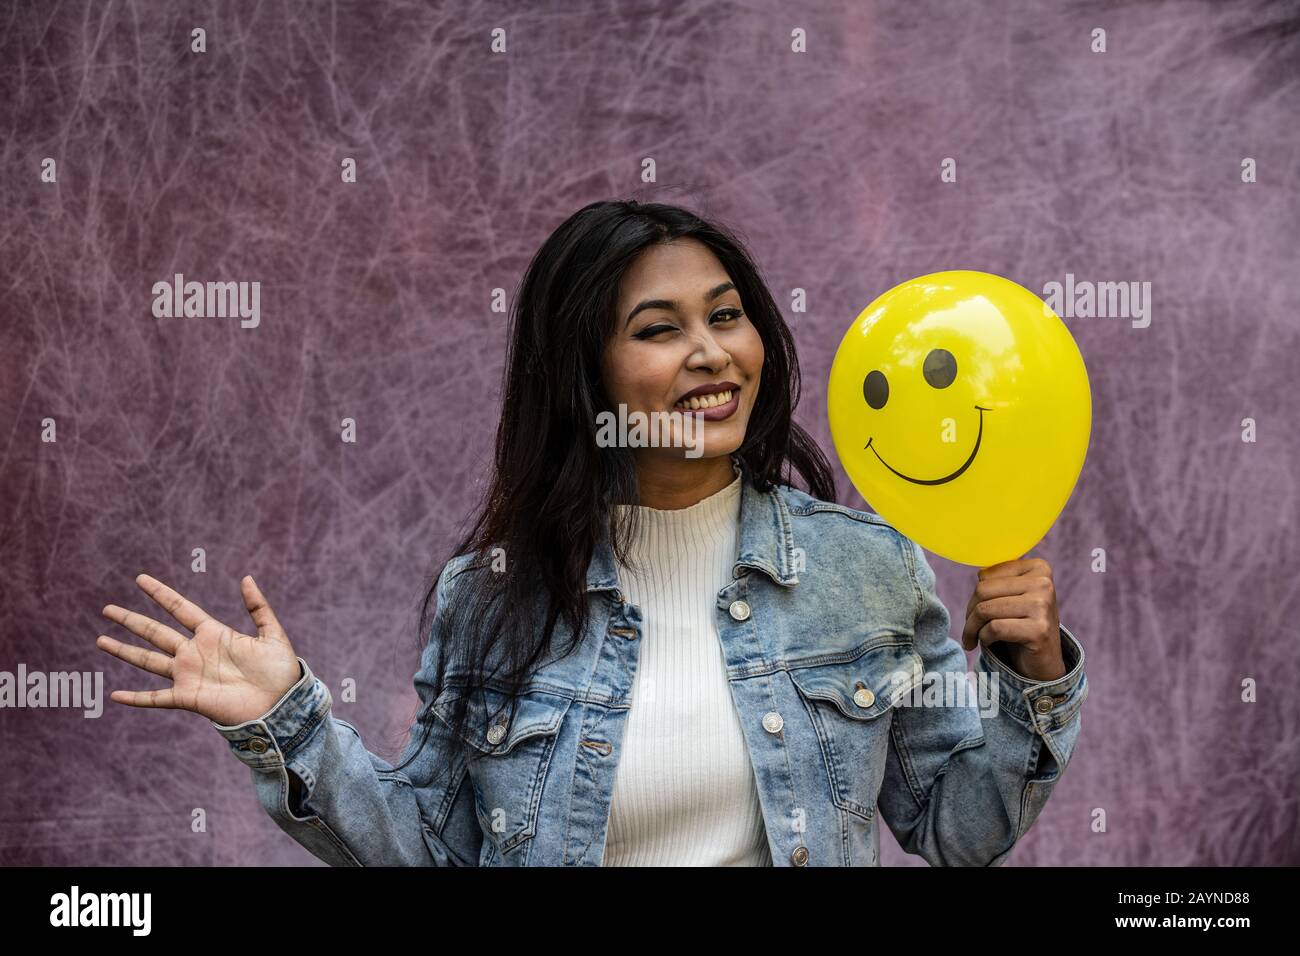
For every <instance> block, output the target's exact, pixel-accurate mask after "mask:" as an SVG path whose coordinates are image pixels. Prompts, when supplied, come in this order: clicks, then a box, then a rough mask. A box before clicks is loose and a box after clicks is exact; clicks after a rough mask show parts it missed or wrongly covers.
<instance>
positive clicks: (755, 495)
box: [587, 469, 799, 594]
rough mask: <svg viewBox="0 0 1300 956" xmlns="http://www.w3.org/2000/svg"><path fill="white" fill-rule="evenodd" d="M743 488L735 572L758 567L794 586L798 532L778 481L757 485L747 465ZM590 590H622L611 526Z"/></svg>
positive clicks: (596, 555)
mask: <svg viewBox="0 0 1300 956" xmlns="http://www.w3.org/2000/svg"><path fill="white" fill-rule="evenodd" d="M740 488H741V492H740V546H739V551H738V552H737V554H736V562H735V565H734V566H733V567H732V574H733V575H734V576H735V577H739V576H740V569H741V568H742V567H743V568H754V569H755V570H758V571H762V572H763V573H764V574H766V575H767V576H768V577H770V578H771V579H772V580H773V581H775V582H776V583H777V584H780V585H783V586H785V587H793V586H794V585H796V584H798V583H799V576H798V574H796V573H795V571H794V567H795V560H794V557H795V555H794V534H793V532H792V531H791V528H790V511H789V509H788V508H787V507H786V504H785V501H784V500H783V499H782V497H781V494H780V492H779V491H778V490H777V487H776V486H775V485H773V486H772V487H771V489H769V490H768V491H759V490H758V489H757V488H755V487H754V485H753V483H752V482H751V481H750V478H749V474H748V470H747V469H746V470H744V471H743V472H742V474H741V479H740ZM587 590H588V591H619V584H618V567H617V564H616V562H615V560H614V551H613V548H612V547H611V546H610V540H609V532H608V530H606V533H605V534H604V535H603V536H602V537H601V538H600V540H599V541H598V542H597V543H596V548H595V551H594V552H593V554H592V556H591V563H590V564H589V565H588V566H587ZM619 593H620V594H621V591H620V592H619Z"/></svg>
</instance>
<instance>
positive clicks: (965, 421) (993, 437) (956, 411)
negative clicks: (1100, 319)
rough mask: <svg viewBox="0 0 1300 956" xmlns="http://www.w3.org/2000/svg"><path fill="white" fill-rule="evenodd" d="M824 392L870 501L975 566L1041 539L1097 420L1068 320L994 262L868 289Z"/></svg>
mask: <svg viewBox="0 0 1300 956" xmlns="http://www.w3.org/2000/svg"><path fill="white" fill-rule="evenodd" d="M827 393H828V394H827V405H828V410H829V414H830V426H831V437H832V438H833V440H834V442H835V451H836V454H837V455H838V456H839V459H840V463H841V464H842V465H843V466H844V470H845V471H846V472H847V473H848V475H849V478H850V479H851V480H852V481H853V484H854V486H855V487H856V488H857V489H858V491H859V492H860V493H861V494H862V497H863V498H865V499H866V500H867V502H868V504H869V505H870V506H871V508H872V509H873V510H874V511H876V513H878V514H879V515H880V516H881V517H882V518H884V519H885V520H886V521H888V522H889V523H890V524H891V525H893V526H894V528H896V529H897V530H898V531H900V532H902V533H903V534H904V535H906V536H907V537H909V538H911V539H912V540H913V541H915V542H916V543H917V544H919V545H921V547H923V548H926V549H927V550H929V551H933V552H934V553H935V554H939V555H942V556H943V557H945V558H949V559H950V560H953V561H957V562H959V563H962V564H970V565H975V566H977V567H987V566H988V565H991V564H997V563H998V562H1000V561H1009V560H1012V559H1015V558H1019V557H1023V556H1024V555H1025V554H1026V553H1027V552H1028V551H1029V550H1030V549H1031V548H1033V547H1034V545H1036V544H1037V543H1038V542H1039V541H1040V540H1041V539H1042V537H1043V535H1045V534H1046V533H1047V531H1048V529H1049V528H1051V526H1052V523H1053V522H1054V521H1055V520H1056V518H1057V516H1058V515H1060V513H1061V509H1062V508H1064V507H1065V503H1066V501H1067V500H1069V497H1070V493H1071V492H1072V491H1073V490H1074V485H1075V482H1076V481H1077V480H1078V478H1079V472H1080V470H1081V469H1082V468H1083V460H1084V456H1085V455H1086V454H1087V451H1088V437H1089V433H1090V432H1091V429H1092V394H1091V391H1090V389H1089V387H1088V372H1087V370H1086V369H1085V368H1084V364H1083V356H1081V355H1080V354H1079V348H1078V346H1077V345H1075V343H1074V338H1073V337H1072V336H1071V335H1070V332H1069V330H1068V329H1067V328H1066V327H1065V323H1063V322H1062V321H1061V320H1060V318H1059V317H1058V316H1057V315H1056V313H1054V312H1053V311H1052V310H1051V309H1050V308H1048V306H1047V305H1046V303H1044V302H1043V300H1042V299H1040V298H1039V297H1038V296H1036V295H1034V293H1032V292H1030V291H1029V290H1028V289H1026V288H1024V287H1023V286H1019V285H1017V284H1016V283H1014V282H1011V281H1010V280H1008V279H1004V278H1002V277H1001V276H996V275H991V274H989V273H987V272H969V271H953V272H936V273H933V274H931V275H926V276H921V277H920V278H917V279H912V280H910V281H908V282H904V283H902V284H901V285H898V286H895V287H894V288H892V289H890V290H889V291H888V292H886V293H885V294H884V295H882V296H880V298H878V299H876V300H875V301H874V302H872V303H871V304H870V305H869V306H867V307H866V308H865V309H863V311H862V313H861V314H860V315H859V316H858V317H857V319H855V320H854V322H853V325H852V326H850V328H849V330H848V332H847V333H845V335H844V339H843V341H841V342H840V346H839V349H838V350H837V351H836V353H835V360H834V362H833V363H832V364H831V374H830V382H829V385H828V388H827Z"/></svg>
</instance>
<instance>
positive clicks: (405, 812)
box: [209, 562, 482, 866]
mask: <svg viewBox="0 0 1300 956" xmlns="http://www.w3.org/2000/svg"><path fill="white" fill-rule="evenodd" d="M450 568H451V562H448V565H447V566H446V567H444V568H443V571H442V573H441V575H440V576H439V578H438V583H437V595H438V605H437V611H436V613H435V616H434V621H433V629H432V634H431V636H430V640H429V642H428V644H427V645H426V646H425V648H424V650H423V652H422V654H421V660H420V669H419V671H417V672H416V675H415V686H416V691H417V693H418V694H419V697H420V702H421V705H422V706H421V717H420V718H417V720H416V722H415V724H414V725H413V726H412V727H411V728H410V731H409V733H408V741H407V745H406V748H405V750H404V751H403V753H402V761H399V763H401V762H404V761H405V759H406V758H407V757H409V756H410V754H411V752H412V750H413V749H415V748H416V747H417V746H418V745H419V744H420V743H421V741H422V739H423V738H424V737H425V732H426V731H427V732H428V737H427V740H423V744H424V745H423V746H422V747H420V748H419V754H418V756H416V758H415V759H414V760H413V761H412V762H411V763H410V764H409V765H407V767H406V768H405V769H403V770H400V771H399V770H395V769H394V768H393V766H391V765H390V764H388V763H387V762H385V761H384V760H382V759H381V758H379V757H377V756H375V755H374V754H372V753H370V752H369V751H368V750H367V749H366V748H365V747H364V746H363V745H362V742H361V735H360V734H359V733H358V732H357V730H356V728H355V727H353V726H352V725H351V724H350V723H348V722H347V721H345V720H341V719H339V718H337V717H334V716H333V715H332V714H331V712H330V708H331V704H332V698H331V696H330V692H329V689H328V688H327V687H326V686H325V684H324V682H323V681H321V680H320V679H319V678H318V677H316V675H315V674H313V673H312V671H311V668H310V667H308V666H307V662H306V661H304V660H303V659H302V658H301V657H300V658H298V660H299V662H300V664H301V665H302V676H301V677H300V678H299V680H298V682H297V683H296V684H295V685H294V686H293V687H291V688H290V689H289V690H288V691H287V692H286V693H285V695H284V696H283V697H282V698H281V699H280V700H279V701H278V702H277V703H276V704H275V706H274V707H272V708H271V709H270V710H269V711H267V713H265V714H263V715H262V716H261V717H258V718H256V719H253V720H247V721H244V722H243V723H240V724H235V725H232V726H225V725H222V724H218V723H216V722H215V721H209V722H210V723H212V726H213V727H215V728H216V729H217V731H218V732H219V733H220V734H221V735H222V736H223V737H224V738H225V739H226V740H227V741H228V742H229V744H230V749H231V751H232V752H233V753H234V755H235V756H236V757H237V758H238V759H239V760H240V761H242V762H243V763H244V764H246V765H247V766H248V767H249V768H250V771H251V773H252V778H253V784H254V786H255V788H256V790H257V797H258V802H259V803H260V804H261V805H262V808H263V809H264V810H265V811H266V812H267V813H268V814H269V815H270V816H271V818H272V819H273V820H275V822H276V824H278V825H279V827H280V829H281V830H283V831H284V832H285V833H287V834H289V836H291V837H293V839H294V840H296V841H297V842H298V843H300V844H302V846H304V847H305V848H306V849H307V850H309V851H310V852H311V853H312V854H313V855H314V856H316V857H319V858H320V859H322V860H324V861H325V862H326V863H329V864H330V865H332V866H474V865H477V862H478V858H479V848H480V845H481V840H482V830H481V828H480V827H479V825H478V820H477V816H476V813H475V810H474V798H473V793H472V789H471V786H470V784H469V783H468V781H467V780H466V778H465V771H464V764H463V761H461V762H460V763H459V764H458V766H456V767H450V766H448V765H447V760H446V757H445V754H446V753H448V752H449V750H450V748H448V747H447V746H446V741H447V735H446V731H445V728H443V725H442V724H441V723H440V722H439V721H438V720H437V719H436V718H434V717H433V716H432V715H431V714H430V713H429V709H428V705H429V703H430V697H431V693H432V686H433V681H432V679H433V676H434V674H433V668H434V667H435V666H436V663H437V648H438V644H439V635H440V627H441V625H442V619H443V614H442V609H443V608H444V607H445V604H444V600H445V597H446V588H447V583H448V580H449V574H448V572H449V570H450ZM425 715H428V716H425ZM290 773H292V774H293V775H294V776H295V777H296V778H297V780H298V782H299V784H300V786H299V790H300V792H299V793H298V794H297V795H296V798H295V795H294V794H293V793H292V791H291V789H290V777H289V775H290Z"/></svg>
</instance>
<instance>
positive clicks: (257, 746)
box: [248, 737, 266, 754]
mask: <svg viewBox="0 0 1300 956" xmlns="http://www.w3.org/2000/svg"><path fill="white" fill-rule="evenodd" d="M248 749H249V750H251V751H253V753H255V754H264V753H266V741H265V740H263V739H262V738H261V737H254V738H253V739H252V740H250V741H249V742H248Z"/></svg>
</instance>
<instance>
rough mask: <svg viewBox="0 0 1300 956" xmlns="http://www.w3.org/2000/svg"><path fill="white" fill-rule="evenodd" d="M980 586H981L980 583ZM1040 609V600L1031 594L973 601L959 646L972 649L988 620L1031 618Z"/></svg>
mask: <svg viewBox="0 0 1300 956" xmlns="http://www.w3.org/2000/svg"><path fill="white" fill-rule="evenodd" d="M980 587H983V585H982V584H981V585H980ZM1040 610H1041V602H1039V601H1038V600H1037V599H1036V598H1034V597H1032V596H1027V595H1024V594H1019V593H1017V594H1011V595H1007V596H1005V597H995V598H984V599H982V600H979V601H976V602H974V603H973V604H972V605H971V607H970V611H969V613H967V615H966V623H965V625H964V626H963V627H962V632H961V646H962V648H963V649H965V650H968V651H969V650H974V648H975V645H976V644H977V643H979V632H980V630H981V629H982V628H983V627H984V626H985V625H987V624H988V623H989V622H990V621H994V620H997V619H999V618H1005V619H1008V620H1015V619H1019V618H1032V617H1034V616H1035V615H1036V614H1037V613H1038V612H1039V611H1040Z"/></svg>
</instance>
